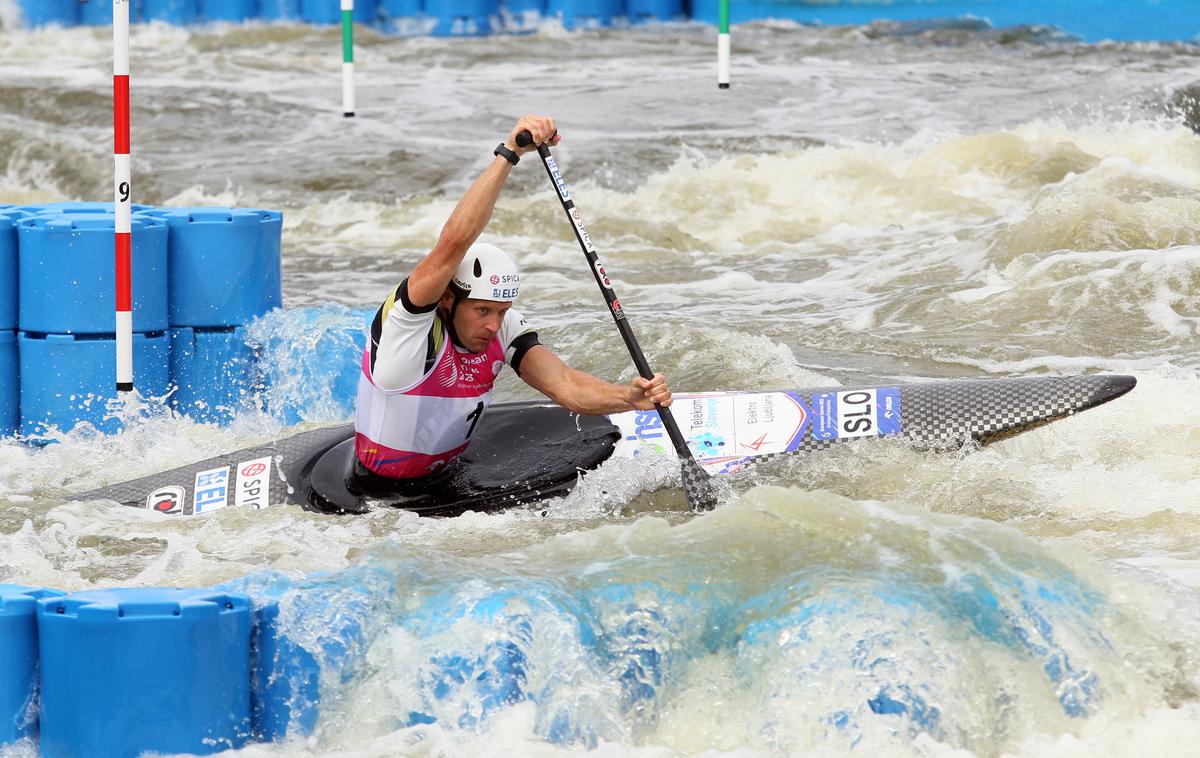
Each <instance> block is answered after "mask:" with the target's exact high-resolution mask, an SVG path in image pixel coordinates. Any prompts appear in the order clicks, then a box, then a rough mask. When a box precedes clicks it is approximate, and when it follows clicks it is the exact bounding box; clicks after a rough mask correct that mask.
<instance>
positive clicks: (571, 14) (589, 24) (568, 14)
mask: <svg viewBox="0 0 1200 758" xmlns="http://www.w3.org/2000/svg"><path fill="white" fill-rule="evenodd" d="M546 13H547V15H550V16H558V17H559V18H560V19H562V23H563V26H564V27H566V28H567V29H595V28H597V27H602V26H612V25H613V22H614V21H616V20H617V19H620V18H623V17H624V16H625V0H549V5H548V6H547V9H546Z"/></svg>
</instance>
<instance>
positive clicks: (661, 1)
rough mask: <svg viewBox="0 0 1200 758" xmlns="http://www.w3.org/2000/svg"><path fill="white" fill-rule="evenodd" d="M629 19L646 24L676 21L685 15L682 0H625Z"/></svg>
mask: <svg viewBox="0 0 1200 758" xmlns="http://www.w3.org/2000/svg"><path fill="white" fill-rule="evenodd" d="M626 2H627V4H628V8H627V10H628V12H629V21H630V22H631V23H634V24H647V23H652V22H654V21H678V20H681V19H683V18H686V17H687V14H686V13H684V11H683V0H626Z"/></svg>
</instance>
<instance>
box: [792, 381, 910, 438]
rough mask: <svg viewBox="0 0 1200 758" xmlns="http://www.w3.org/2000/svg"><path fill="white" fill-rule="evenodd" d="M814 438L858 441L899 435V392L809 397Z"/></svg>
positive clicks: (863, 391) (850, 392) (890, 389)
mask: <svg viewBox="0 0 1200 758" xmlns="http://www.w3.org/2000/svg"><path fill="white" fill-rule="evenodd" d="M812 410H813V438H814V439H818V440H835V439H843V440H847V439H858V438H863V437H881V436H888V435H892V434H899V433H900V431H901V424H900V388H899V387H878V388H869V389H856V390H841V391H837V392H818V393H816V394H815V395H813V397H812Z"/></svg>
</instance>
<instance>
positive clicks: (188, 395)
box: [171, 327, 262, 423]
mask: <svg viewBox="0 0 1200 758" xmlns="http://www.w3.org/2000/svg"><path fill="white" fill-rule="evenodd" d="M256 360H257V356H256V355H255V353H254V351H253V350H251V349H250V348H249V347H247V345H246V330H245V329H243V328H241V327H222V328H218V329H193V328H191V327H182V328H176V329H172V330H171V386H173V387H175V388H177V389H176V391H175V394H173V395H172V396H171V407H172V408H174V409H175V410H177V411H179V412H180V413H182V414H183V415H185V416H190V417H191V418H192V419H193V420H194V421H199V422H201V423H226V422H228V421H230V420H232V419H233V417H234V416H235V415H236V414H237V411H238V410H239V409H241V408H244V407H247V406H248V405H249V404H250V402H251V401H252V400H253V399H254V396H255V395H257V394H261V389H262V388H261V387H260V386H258V385H256V384H255V371H254V365H255V362H256Z"/></svg>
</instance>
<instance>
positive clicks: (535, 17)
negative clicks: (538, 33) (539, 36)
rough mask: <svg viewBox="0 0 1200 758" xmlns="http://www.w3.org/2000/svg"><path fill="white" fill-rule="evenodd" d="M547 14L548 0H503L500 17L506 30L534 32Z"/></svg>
mask: <svg viewBox="0 0 1200 758" xmlns="http://www.w3.org/2000/svg"><path fill="white" fill-rule="evenodd" d="M545 16H546V0H503V2H501V4H500V17H501V19H502V22H503V26H504V31H506V32H532V31H535V30H536V29H537V28H538V25H539V24H541V23H542V19H543V18H545Z"/></svg>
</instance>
